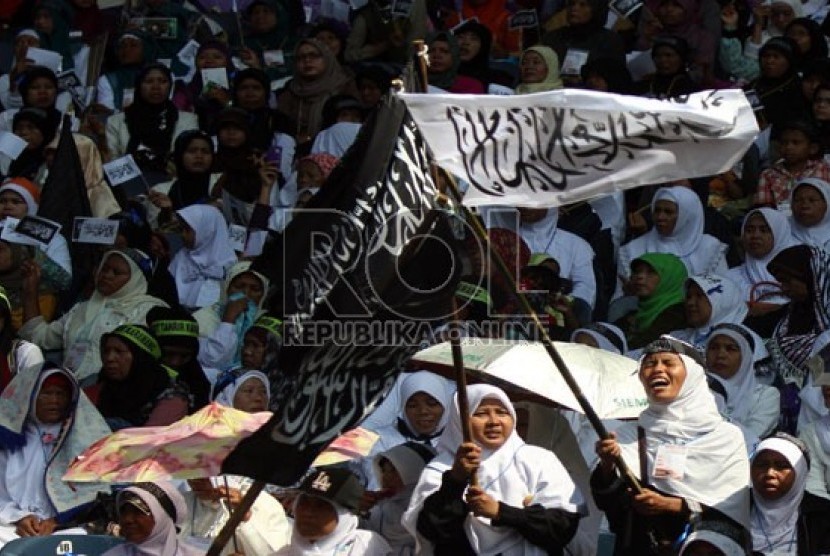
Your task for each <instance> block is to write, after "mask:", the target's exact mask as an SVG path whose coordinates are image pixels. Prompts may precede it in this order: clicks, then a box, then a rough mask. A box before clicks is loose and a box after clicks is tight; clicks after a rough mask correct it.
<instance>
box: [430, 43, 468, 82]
mask: <svg viewBox="0 0 830 556" xmlns="http://www.w3.org/2000/svg"><path fill="white" fill-rule="evenodd" d="M435 41H444V42H446V43H447V44H449V45H450V53H451V54H452V67H451V68H450V69H448V70H447V71H442V72H438V73H434V72H429V75H428V77H429V84H430V85H432V86H433V87H439V88H441V89H444V90H446V91H449V90H450V87H452V84H453V83H455V78H456V76H457V75H458V66H460V65H461V54H460V52H459V50H458V41H457V40H455V36H453V34H452V33H447V32H446V31H439V32H437V33H431V34H430V35H428V36H427V45H429V46H430V47H432V43H434V42H435Z"/></svg>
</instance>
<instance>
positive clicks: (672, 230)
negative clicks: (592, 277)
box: [614, 185, 728, 297]
mask: <svg viewBox="0 0 830 556" xmlns="http://www.w3.org/2000/svg"><path fill="white" fill-rule="evenodd" d="M651 215H652V219H653V220H654V226H653V227H652V228H651V230H649V231H648V232H646V233H645V234H644V235H642V236H640V237H638V238H636V239H633V240H631V241H629V242H628V243H626V244H625V245H623V246H621V247H620V252H619V256H618V258H617V276H619V277H620V280H619V281H618V283H617V291H616V293H615V294H614V297H620V296H621V295H623V294H624V287H623V286H624V282H626V281H628V279H629V276H630V275H631V262H632V261H634V259H636V258H637V257H639V256H640V255H642V254H643V253H671V254H672V255H676V256H678V257H679V258H680V259H681V260H682V261H683V264H685V265H686V270H688V272H689V275H690V276H694V275H698V274H717V275H720V276H723V275H725V274H726V272H727V271H728V266H727V264H726V251H727V249H728V248H727V246H726V245H724V244H723V243H721V242H720V241H719V240H718V239H717V238H715V237H713V236H710V235H709V234H705V233H703V224H704V217H703V205H702V204H701V203H700V198H699V197H698V196H697V193H695V192H694V191H692V190H691V189H689V188H688V187H683V186H680V185H676V186H673V187H662V188H660V189H658V190H657V193H656V194H655V195H654V199H652V201H651Z"/></svg>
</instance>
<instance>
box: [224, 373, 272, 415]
mask: <svg viewBox="0 0 830 556" xmlns="http://www.w3.org/2000/svg"><path fill="white" fill-rule="evenodd" d="M250 378H253V379H256V380H259V381H260V382H261V383H262V384H264V385H265V397H266V399H269V400H270V399H271V384H270V382H269V380H268V377H267V376H265V373H263V372H262V371H246V372H245V373H243V374H241V375H239V376H238V377H237V378H236V379H235V380H234V381H233V382H231V383H229V384H228V385H227V386H225V387H224V388H222V390H221V391H220V392H219V393H218V394H216V398H215V400H214V401H216V403H220V404H222V405H224V406H225V407H233V399H234V398H235V397H236V391H237V390H239V388H240V387H241V386H242V385H243V384H245V383H246V382H247V381H248V379H250Z"/></svg>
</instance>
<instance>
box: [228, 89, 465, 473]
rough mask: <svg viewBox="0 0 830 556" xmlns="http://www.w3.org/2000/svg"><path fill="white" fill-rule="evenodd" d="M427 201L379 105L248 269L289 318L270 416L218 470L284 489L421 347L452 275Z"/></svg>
mask: <svg viewBox="0 0 830 556" xmlns="http://www.w3.org/2000/svg"><path fill="white" fill-rule="evenodd" d="M437 193H438V191H437V188H436V185H435V183H434V182H433V179H432V177H431V176H430V171H429V162H428V158H427V154H426V148H425V144H424V142H423V139H422V138H421V136H420V134H419V133H418V130H417V128H416V127H415V125H414V123H413V122H412V120H411V118H410V117H409V116H408V114H407V111H406V107H405V106H404V104H403V103H402V102H401V101H400V100H399V99H397V98H394V97H393V98H389V99H388V100H385V101H384V104H383V105H382V106H381V108H380V109H379V110H377V111H376V112H375V114H374V115H373V116H372V117H371V118H370V120H369V121H368V122H367V123H366V124H364V126H363V129H362V131H361V133H360V135H359V136H358V138H357V140H356V142H355V144H354V145H353V146H352V148H351V149H350V150H349V152H347V153H346V155H345V156H344V158H343V159H342V161H341V164H340V165H339V166H338V167H337V168H335V170H334V171H333V172H332V174H331V175H330V177H329V179H328V181H327V182H326V184H325V185H324V186H323V188H322V189H321V191H320V193H318V194H317V195H315V197H313V199H312V202H311V203H310V204H309V205H308V206H307V207H306V209H304V210H303V211H302V212H299V213H297V214H295V215H294V217H293V219H292V221H291V224H290V225H289V226H288V227H287V228H286V230H285V234H284V241H283V242H282V244H281V245H279V246H278V247H276V248H275V247H274V246H273V245H272V246H271V248H268V249H266V251H265V252H264V253H263V255H262V256H261V257H260V258H259V260H258V261H257V262H256V264H255V267H256V268H258V269H260V270H262V271H263V272H266V273H267V274H269V275H270V276H271V277H272V278H275V279H276V281H277V283H279V284H283V291H282V292H280V295H281V298H282V304H283V308H284V314H286V315H288V316H289V317H287V319H286V329H285V333H284V337H283V339H284V346H283V348H282V350H281V352H280V364H279V367H280V373H279V375H278V376H274V377H271V378H272V399H271V409H272V411H274V417H273V418H272V419H271V420H270V421H269V422H268V423H267V424H266V425H265V426H264V427H263V428H262V429H260V430H259V431H257V433H255V434H254V435H253V436H251V437H250V438H248V439H246V440H245V441H243V442H242V443H240V445H239V446H238V447H237V449H236V450H235V451H234V452H233V453H232V454H230V456H229V457H228V458H227V459H226V460H225V462H224V464H223V472H226V473H236V474H241V475H246V476H249V477H254V478H256V479H261V480H265V481H267V482H270V483H274V484H279V485H291V484H293V483H295V482H296V481H297V480H299V479H300V478H301V477H302V476H303V474H304V473H305V472H306V471H307V469H308V467H309V465H310V464H311V463H312V461H313V460H314V458H315V456H316V455H317V454H318V453H319V452H320V451H321V450H322V449H323V448H325V446H326V445H327V444H328V443H329V442H331V441H332V440H333V439H334V438H336V437H337V436H338V435H339V434H340V433H341V432H343V431H345V430H347V429H349V428H351V427H353V426H355V425H356V424H357V423H359V422H360V421H361V420H362V419H363V418H364V417H365V416H366V415H367V414H368V412H369V411H370V410H371V409H373V408H374V407H375V406H376V404H378V403H379V402H380V400H382V398H383V396H384V395H385V393H386V392H387V391H388V389H389V388H391V386H392V384H393V383H394V381H395V378H396V377H397V374H398V373H399V371H400V370H401V369H402V367H403V365H404V363H405V362H406V360H407V359H408V358H409V357H410V356H411V355H412V354H413V353H415V352H416V351H417V350H418V349H419V347H420V346H421V341H422V340H423V339H424V338H423V336H422V335H419V333H418V332H419V331H423V330H429V329H430V325H429V322H430V321H431V320H433V319H439V318H442V317H446V316H447V313H448V312H449V300H450V298H451V296H452V293H453V292H454V290H455V286H456V283H457V276H456V274H457V272H458V271H457V269H458V267H459V266H460V265H458V264H457V262H456V261H457V258H456V249H455V243H456V241H455V239H454V237H453V235H452V232H451V227H450V225H449V222H448V218H449V217H448V215H447V213H445V212H444V211H442V210H440V209H439V208H438V206H437V201H436V195H437ZM277 260H278V261H280V262H279V264H275V261H277ZM277 273H280V274H281V275H280V276H278V277H277V276H276V274H277ZM419 324H424V325H426V326H425V327H419V326H418V325H419Z"/></svg>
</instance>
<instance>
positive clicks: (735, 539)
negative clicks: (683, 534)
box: [679, 521, 746, 556]
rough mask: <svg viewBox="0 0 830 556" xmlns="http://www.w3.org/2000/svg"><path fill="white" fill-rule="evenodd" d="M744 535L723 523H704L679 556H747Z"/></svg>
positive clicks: (698, 527) (685, 544) (687, 539)
mask: <svg viewBox="0 0 830 556" xmlns="http://www.w3.org/2000/svg"><path fill="white" fill-rule="evenodd" d="M742 534H743V531H742V530H741V529H737V528H735V527H730V526H729V525H728V524H726V523H724V522H723V521H713V522H708V521H704V522H703V523H701V524H699V525H698V526H697V527H696V528H695V530H694V532H693V533H691V534H690V535H689V536H688V537H687V538H686V541H685V542H684V543H683V546H682V547H681V549H680V554H679V556H712V555H713V554H716V555H718V556H746V548H745V547H744V544H745V543H744V542H742V539H741V536H742Z"/></svg>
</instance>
